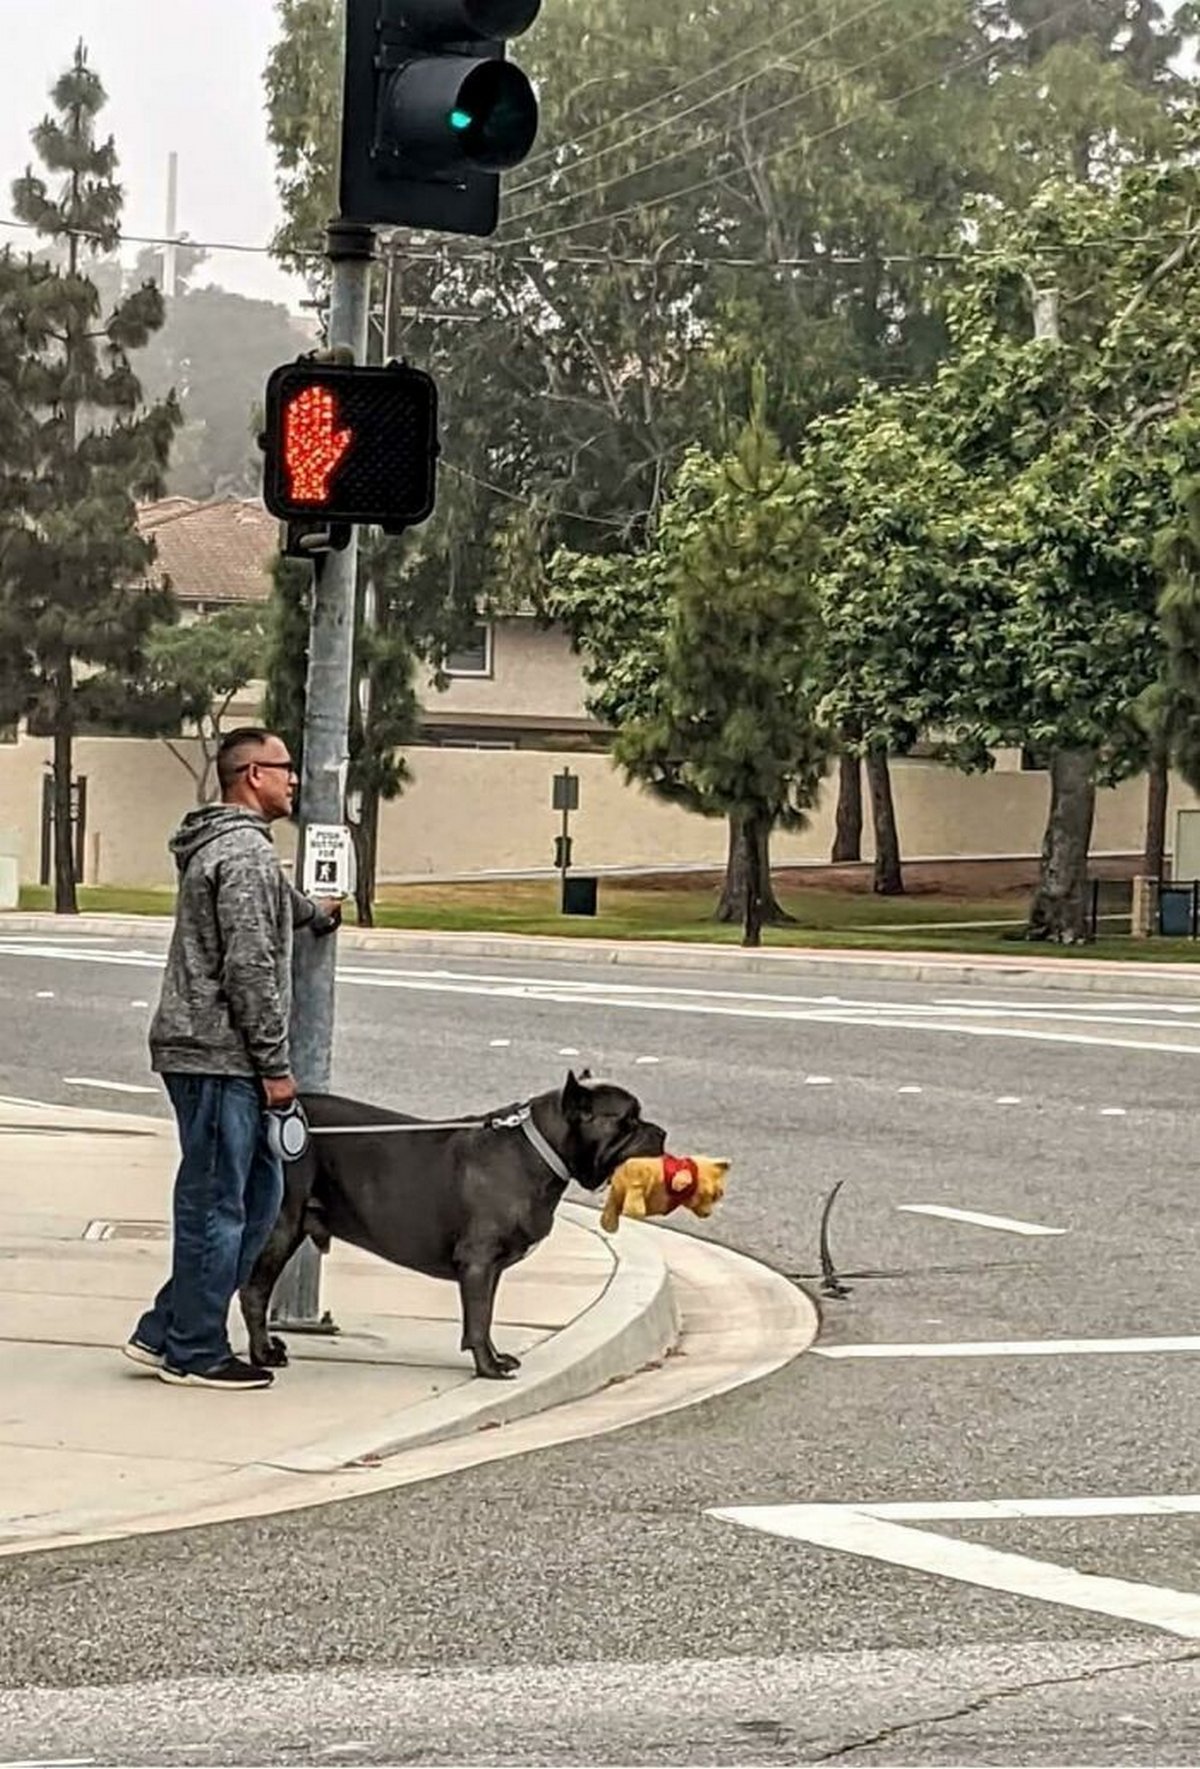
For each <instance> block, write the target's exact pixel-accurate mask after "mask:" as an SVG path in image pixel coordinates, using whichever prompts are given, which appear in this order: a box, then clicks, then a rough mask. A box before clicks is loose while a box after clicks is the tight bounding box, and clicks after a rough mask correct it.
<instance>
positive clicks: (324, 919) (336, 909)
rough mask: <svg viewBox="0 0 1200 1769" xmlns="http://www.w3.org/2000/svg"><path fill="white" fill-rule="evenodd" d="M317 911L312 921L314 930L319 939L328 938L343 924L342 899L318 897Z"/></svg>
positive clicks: (316, 900) (316, 901) (315, 899)
mask: <svg viewBox="0 0 1200 1769" xmlns="http://www.w3.org/2000/svg"><path fill="white" fill-rule="evenodd" d="M314 901H315V903H316V905H317V913H316V916H315V917H314V920H313V923H312V931H313V934H314V936H315V937H316V938H317V939H318V940H325V939H328V937H329V935H330V934H336V933H337V931H338V929H339V928H340V927H341V925H342V899H341V898H340V897H316V898H314Z"/></svg>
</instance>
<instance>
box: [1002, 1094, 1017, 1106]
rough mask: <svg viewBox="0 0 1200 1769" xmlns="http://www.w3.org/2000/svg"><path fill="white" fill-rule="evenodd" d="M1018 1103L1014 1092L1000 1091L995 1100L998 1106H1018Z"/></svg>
mask: <svg viewBox="0 0 1200 1769" xmlns="http://www.w3.org/2000/svg"><path fill="white" fill-rule="evenodd" d="M1020 1103H1021V1101H1020V1099H1019V1098H1018V1096H1017V1095H1016V1094H1015V1093H1002V1094H1001V1095H1000V1098H999V1099H998V1100H997V1101H996V1104H997V1105H998V1106H1019V1105H1020Z"/></svg>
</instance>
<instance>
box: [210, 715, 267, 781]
mask: <svg viewBox="0 0 1200 1769" xmlns="http://www.w3.org/2000/svg"><path fill="white" fill-rule="evenodd" d="M270 736H271V733H270V732H269V731H265V730H264V729H263V728H262V726H261V725H242V726H240V727H239V729H238V730H236V731H227V732H226V734H225V736H224V737H222V739H221V745H220V748H219V749H218V750H217V780H218V782H219V784H220V787H221V791H222V792H228V791H229V788H230V787H231V786H232V785H233V783H234V781H235V780H236V779H237V777H238V775H239V774H240V773H241V771H242V769H243V768H244V767H245V766H246V763H247V762H252V761H253V760H254V757H255V754H256V752H257V751H258V750H260V749H262V748H263V746H264V745H265V744H266V743H267V742H268V740H269V739H270Z"/></svg>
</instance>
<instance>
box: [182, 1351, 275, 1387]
mask: <svg viewBox="0 0 1200 1769" xmlns="http://www.w3.org/2000/svg"><path fill="white" fill-rule="evenodd" d="M158 1376H159V1380H160V1381H161V1382H174V1383H175V1385H176V1386H177V1387H179V1388H222V1389H229V1390H232V1391H234V1392H236V1391H238V1390H240V1389H243V1388H270V1386H271V1384H272V1382H274V1380H275V1378H274V1376H273V1375H272V1374H271V1372H270V1370H256V1369H255V1367H254V1365H253V1364H247V1363H243V1362H242V1359H241V1358H240V1357H230V1358H226V1360H225V1362H224V1363H223V1364H218V1365H217V1366H216V1368H215V1369H212V1370H175V1369H172V1368H171V1365H170V1364H164V1365H163V1367H162V1369H161V1370H160V1371H159V1372H158Z"/></svg>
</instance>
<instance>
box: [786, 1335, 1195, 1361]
mask: <svg viewBox="0 0 1200 1769" xmlns="http://www.w3.org/2000/svg"><path fill="white" fill-rule="evenodd" d="M1176 1351H1188V1352H1193V1353H1195V1352H1200V1335H1196V1334H1192V1335H1190V1336H1189V1335H1180V1336H1178V1337H1175V1338H1167V1339H958V1340H948V1341H946V1342H945V1343H938V1342H937V1341H936V1340H935V1341H931V1342H926V1343H924V1344H921V1343H912V1344H908V1345H904V1344H899V1343H897V1344H893V1345H887V1344H884V1345H814V1346H813V1352H814V1353H815V1355H816V1356H817V1357H828V1358H922V1357H924V1358H940V1357H946V1358H950V1357H1128V1356H1138V1355H1155V1354H1161V1353H1164V1352H1176Z"/></svg>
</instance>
